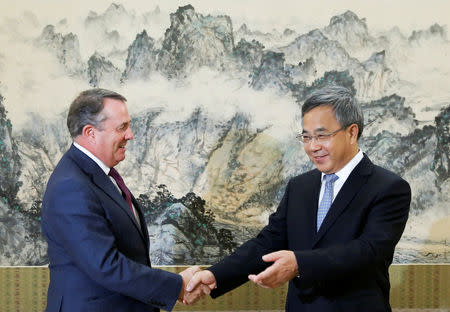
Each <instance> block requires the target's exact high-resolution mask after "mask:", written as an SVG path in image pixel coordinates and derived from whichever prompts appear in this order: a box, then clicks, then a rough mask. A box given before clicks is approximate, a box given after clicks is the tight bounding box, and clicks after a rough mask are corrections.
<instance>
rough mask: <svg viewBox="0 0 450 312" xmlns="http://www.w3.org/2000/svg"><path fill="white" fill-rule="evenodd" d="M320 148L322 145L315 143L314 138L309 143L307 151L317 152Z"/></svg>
mask: <svg viewBox="0 0 450 312" xmlns="http://www.w3.org/2000/svg"><path fill="white" fill-rule="evenodd" d="M321 148H322V145H321V144H320V143H319V142H318V141H317V139H316V138H315V137H313V138H312V139H311V141H309V149H310V150H312V151H318V150H320V149H321Z"/></svg>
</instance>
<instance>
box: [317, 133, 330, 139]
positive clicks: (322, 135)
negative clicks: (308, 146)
mask: <svg viewBox="0 0 450 312" xmlns="http://www.w3.org/2000/svg"><path fill="white" fill-rule="evenodd" d="M327 137H328V135H326V134H319V135H317V139H318V140H323V139H326V138H327Z"/></svg>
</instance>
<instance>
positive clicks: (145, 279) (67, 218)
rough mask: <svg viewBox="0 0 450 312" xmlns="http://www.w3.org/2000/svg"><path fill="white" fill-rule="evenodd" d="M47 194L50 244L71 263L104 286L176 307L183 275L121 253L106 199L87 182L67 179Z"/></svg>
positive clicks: (145, 301) (168, 306) (121, 292)
mask: <svg viewBox="0 0 450 312" xmlns="http://www.w3.org/2000/svg"><path fill="white" fill-rule="evenodd" d="M46 195H47V196H46V197H44V205H46V209H45V210H43V222H44V223H45V224H44V225H43V228H44V229H45V232H46V235H47V236H48V239H49V240H51V241H53V242H52V243H54V244H56V245H60V247H62V248H64V251H65V252H66V253H67V255H68V257H69V259H68V261H73V262H74V263H75V265H76V266H77V267H78V268H79V269H80V270H82V271H83V272H84V273H85V274H87V275H88V276H89V277H90V278H92V279H93V280H94V281H95V282H97V283H98V284H100V285H102V286H103V287H104V288H106V289H109V290H111V291H114V292H117V293H120V294H123V295H126V296H129V297H132V298H135V299H137V300H140V301H142V302H144V303H147V304H150V305H153V306H156V307H158V308H163V309H165V310H171V309H172V308H173V306H174V305H175V303H176V300H177V298H178V296H179V293H180V291H181V287H182V278H181V276H179V275H178V274H174V273H170V272H166V271H163V270H159V269H153V268H150V267H148V266H146V265H142V264H140V263H137V262H135V261H133V260H131V259H129V258H127V257H125V256H124V255H123V254H122V253H120V252H119V250H118V249H117V248H116V245H115V237H114V234H113V233H112V230H111V229H110V225H109V224H108V221H107V219H106V216H105V213H104V210H103V208H102V203H100V202H99V199H98V198H96V196H95V195H94V193H93V191H92V190H91V189H89V187H88V186H86V185H82V184H81V183H77V182H74V181H73V180H71V179H66V180H63V181H60V182H58V183H56V184H54V185H53V189H52V191H51V192H50V193H49V194H46Z"/></svg>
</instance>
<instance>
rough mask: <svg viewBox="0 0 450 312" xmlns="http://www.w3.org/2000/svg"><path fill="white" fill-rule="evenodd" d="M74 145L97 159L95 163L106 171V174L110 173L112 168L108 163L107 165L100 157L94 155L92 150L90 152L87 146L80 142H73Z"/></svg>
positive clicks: (91, 157) (93, 158)
mask: <svg viewBox="0 0 450 312" xmlns="http://www.w3.org/2000/svg"><path fill="white" fill-rule="evenodd" d="M73 145H74V146H75V147H76V148H78V149H79V150H80V151H82V152H83V153H85V154H86V156H88V157H89V158H90V159H92V160H93V161H95V163H96V164H97V165H98V166H99V167H100V168H101V169H102V170H103V171H104V172H105V174H106V175H108V174H109V171H110V170H111V169H110V168H109V167H108V166H107V165H105V164H104V163H103V162H102V161H101V160H100V159H98V158H97V157H95V156H94V154H92V153H91V152H89V151H88V150H87V149H86V148H84V147H83V146H81V145H80V144H78V143H77V142H73Z"/></svg>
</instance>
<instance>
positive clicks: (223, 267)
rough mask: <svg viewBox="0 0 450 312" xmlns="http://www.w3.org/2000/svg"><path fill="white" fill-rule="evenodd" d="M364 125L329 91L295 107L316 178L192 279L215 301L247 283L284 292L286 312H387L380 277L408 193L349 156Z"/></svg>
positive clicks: (345, 98)
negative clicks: (299, 111) (248, 237)
mask: <svg viewBox="0 0 450 312" xmlns="http://www.w3.org/2000/svg"><path fill="white" fill-rule="evenodd" d="M363 122H364V117H363V114H362V111H361V108H360V106H359V105H358V103H357V101H356V99H355V98H354V96H353V94H352V93H351V92H350V91H349V90H347V89H345V88H343V87H338V86H330V87H326V88H324V89H321V90H319V91H316V92H315V93H313V94H312V95H311V96H310V97H309V98H308V99H307V100H306V101H305V103H304V104H303V106H302V126H303V130H302V133H301V134H300V135H299V138H300V140H301V141H302V142H303V145H304V149H305V152H306V154H307V155H308V156H309V158H310V159H311V161H312V162H313V163H314V165H315V167H316V169H314V170H312V171H309V172H306V173H304V174H301V175H299V176H297V177H294V178H292V179H291V180H290V181H289V183H288V185H287V187H286V191H285V194H284V197H283V199H282V200H281V202H280V204H279V206H278V209H277V210H276V212H275V213H273V214H272V215H271V216H270V218H269V224H268V225H267V226H266V227H264V229H263V230H262V231H261V232H260V233H259V234H258V236H257V237H256V238H254V239H251V240H249V241H248V242H246V243H244V244H243V245H242V246H241V247H239V248H238V249H237V250H236V251H235V252H234V253H233V254H231V255H230V256H228V257H226V258H225V259H223V260H222V261H220V262H219V263H217V264H215V265H213V266H212V267H210V268H208V269H207V270H204V271H201V272H198V273H196V274H195V275H194V277H193V278H192V280H191V281H190V283H189V284H188V286H187V289H186V290H187V291H190V290H191V289H194V286H196V285H197V284H199V283H203V284H207V285H210V286H211V287H215V286H216V287H217V288H216V289H215V290H213V291H212V292H211V296H212V297H214V298H215V297H218V296H220V295H222V294H224V293H226V292H228V291H230V290H231V289H233V288H235V287H237V286H239V285H241V284H243V283H244V282H246V281H247V280H248V279H250V280H251V281H253V282H254V283H257V284H259V285H260V286H262V287H268V288H274V287H278V286H280V285H282V284H284V283H285V282H289V291H288V295H287V300H286V310H287V311H346V312H349V311H391V307H390V304H389V289H390V284H389V274H388V268H389V265H390V264H391V263H392V258H393V254H394V248H395V245H396V244H397V242H398V241H399V239H400V237H401V235H402V233H403V230H404V227H405V224H406V220H407V219H408V212H409V205H410V201H411V190H410V187H409V184H408V183H407V182H406V181H405V180H403V179H402V178H400V177H398V176H397V175H395V174H394V173H392V172H390V171H388V170H386V169H383V168H381V167H378V166H376V165H374V164H373V163H372V162H371V161H370V160H369V158H368V157H367V155H365V154H364V153H363V152H362V151H361V150H360V148H359V147H358V139H359V138H360V136H361V134H362V132H363V127H364V123H363Z"/></svg>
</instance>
